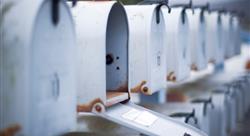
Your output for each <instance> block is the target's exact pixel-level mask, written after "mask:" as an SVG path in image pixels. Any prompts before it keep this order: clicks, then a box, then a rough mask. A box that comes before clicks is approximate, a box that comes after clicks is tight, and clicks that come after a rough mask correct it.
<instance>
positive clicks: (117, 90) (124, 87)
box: [107, 82, 128, 92]
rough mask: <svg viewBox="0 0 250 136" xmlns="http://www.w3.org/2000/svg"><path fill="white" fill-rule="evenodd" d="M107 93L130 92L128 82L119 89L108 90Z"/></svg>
mask: <svg viewBox="0 0 250 136" xmlns="http://www.w3.org/2000/svg"><path fill="white" fill-rule="evenodd" d="M107 92H128V82H126V83H124V84H123V85H121V86H119V87H118V88H117V89H113V90H107Z"/></svg>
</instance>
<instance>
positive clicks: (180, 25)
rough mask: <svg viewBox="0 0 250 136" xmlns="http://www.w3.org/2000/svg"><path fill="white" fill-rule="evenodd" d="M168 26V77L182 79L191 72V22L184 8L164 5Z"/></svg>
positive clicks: (169, 78)
mask: <svg viewBox="0 0 250 136" xmlns="http://www.w3.org/2000/svg"><path fill="white" fill-rule="evenodd" d="M162 11H163V16H164V19H165V23H166V24H165V27H166V54H167V55H166V58H167V79H168V80H169V81H181V80H183V79H185V78H187V77H188V76H189V74H190V53H189V50H188V45H189V24H188V18H187V15H186V12H185V9H183V8H172V9H171V12H170V13H169V12H168V8H166V7H163V8H162Z"/></svg>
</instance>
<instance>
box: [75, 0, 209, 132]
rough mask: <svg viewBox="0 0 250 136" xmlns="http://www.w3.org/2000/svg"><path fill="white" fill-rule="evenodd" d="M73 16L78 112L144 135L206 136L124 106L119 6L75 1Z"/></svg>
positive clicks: (124, 34)
mask: <svg viewBox="0 0 250 136" xmlns="http://www.w3.org/2000/svg"><path fill="white" fill-rule="evenodd" d="M73 15H74V18H75V22H76V28H77V29H76V30H77V36H78V37H77V44H78V45H77V48H78V51H79V52H78V73H79V76H78V77H77V79H78V83H77V87H78V88H77V91H78V112H92V113H95V114H96V115H98V116H101V117H103V118H106V119H108V120H111V121H113V122H116V123H119V124H121V125H124V126H126V127H129V128H131V129H134V130H137V131H139V132H141V133H143V134H147V135H166V131H169V132H168V134H169V135H171V136H172V135H185V136H189V135H192V136H203V135H206V134H204V133H203V132H201V131H199V130H198V129H195V128H193V127H191V126H188V125H186V124H182V123H178V122H177V121H174V120H172V119H170V118H169V117H165V116H163V115H161V114H158V113H156V112H153V111H150V110H148V109H145V108H142V107H140V106H137V105H135V104H132V103H130V102H129V99H130V97H129V96H130V91H129V89H128V75H129V74H128V66H129V64H128V39H129V38H128V36H129V35H128V34H129V32H128V21H127V15H126V12H125V9H124V7H123V6H122V5H121V4H120V3H118V2H114V1H103V2H83V1H80V2H78V3H77V6H76V7H74V8H73ZM88 15H92V17H91V18H89V17H88ZM93 22H94V23H96V24H95V25H91V24H92V23H93ZM86 32H87V33H86ZM93 56H94V57H93ZM105 57H106V61H105ZM89 58H91V59H89ZM156 58H157V57H156ZM105 62H106V64H105ZM93 71H95V72H94V73H93Z"/></svg>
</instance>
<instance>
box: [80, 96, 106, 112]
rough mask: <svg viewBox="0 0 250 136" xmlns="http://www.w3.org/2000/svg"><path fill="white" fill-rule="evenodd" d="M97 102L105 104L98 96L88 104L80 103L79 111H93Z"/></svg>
mask: <svg viewBox="0 0 250 136" xmlns="http://www.w3.org/2000/svg"><path fill="white" fill-rule="evenodd" d="M96 103H101V104H103V105H104V103H103V101H102V100H101V99H100V98H96V99H94V100H93V101H91V102H89V103H87V104H78V105H77V112H91V111H92V109H93V108H94V105H95V104H96Z"/></svg>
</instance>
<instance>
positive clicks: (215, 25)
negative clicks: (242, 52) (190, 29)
mask: <svg viewBox="0 0 250 136" xmlns="http://www.w3.org/2000/svg"><path fill="white" fill-rule="evenodd" d="M204 15H205V18H207V27H206V28H207V29H206V51H207V60H208V62H212V63H215V64H220V63H222V62H223V61H224V47H223V46H222V44H221V40H222V35H223V34H222V24H221V17H220V14H219V13H218V12H210V13H208V12H206V13H205V14H204Z"/></svg>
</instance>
